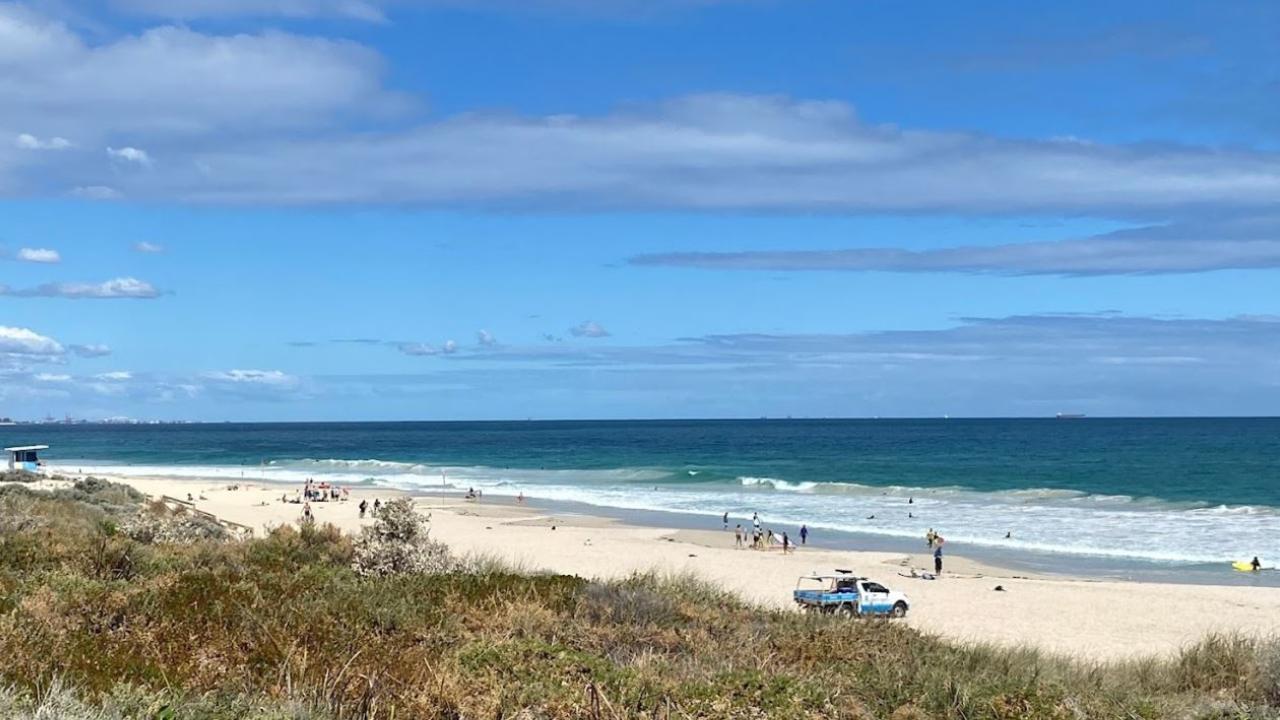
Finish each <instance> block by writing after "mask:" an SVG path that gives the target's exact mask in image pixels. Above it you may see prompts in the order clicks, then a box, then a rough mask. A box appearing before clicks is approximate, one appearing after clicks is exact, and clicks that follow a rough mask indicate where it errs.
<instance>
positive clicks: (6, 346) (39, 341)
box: [0, 325, 65, 356]
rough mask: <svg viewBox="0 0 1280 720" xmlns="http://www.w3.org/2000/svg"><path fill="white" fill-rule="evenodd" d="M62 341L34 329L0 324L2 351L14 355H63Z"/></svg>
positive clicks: (0, 345)
mask: <svg viewBox="0 0 1280 720" xmlns="http://www.w3.org/2000/svg"><path fill="white" fill-rule="evenodd" d="M64 352H65V349H64V348H63V347H62V345H61V343H59V342H58V341H57V340H54V339H53V338H51V337H47V336H44V335H41V334H40V333H37V332H36V331H34V330H30V329H28V328H20V327H9V326H5V325H0V353H5V354H12V355H37V356H40V355H43V356H55V355H62V354H63V353H64Z"/></svg>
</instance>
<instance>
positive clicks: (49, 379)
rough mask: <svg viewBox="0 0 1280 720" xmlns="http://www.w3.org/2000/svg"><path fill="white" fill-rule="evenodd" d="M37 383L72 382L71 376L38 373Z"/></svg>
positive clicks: (36, 376) (36, 375)
mask: <svg viewBox="0 0 1280 720" xmlns="http://www.w3.org/2000/svg"><path fill="white" fill-rule="evenodd" d="M35 381H36V382H42V383H66V382H71V376H70V375H62V374H58V373H36V374H35Z"/></svg>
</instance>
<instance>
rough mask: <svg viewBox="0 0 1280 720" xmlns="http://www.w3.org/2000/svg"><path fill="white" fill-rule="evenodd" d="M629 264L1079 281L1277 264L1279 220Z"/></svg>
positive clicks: (703, 255)
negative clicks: (1043, 238) (993, 242)
mask: <svg viewBox="0 0 1280 720" xmlns="http://www.w3.org/2000/svg"><path fill="white" fill-rule="evenodd" d="M629 262H630V263H631V264H633V265H648V266H667V267H689V268H701V269H707V270H768V271H797V272H800V271H848V272H864V271H883V272H904V273H922V272H955V273H991V274H999V275H1080V276H1083V275H1117V274H1166V273H1194V272H1208V271H1212V270H1225V269H1257V268H1276V267H1280V217H1244V218H1231V219H1226V220H1212V221H1205V222H1197V223H1175V224H1171V225H1164V226H1153V227H1143V228H1135V229H1131V230H1120V231H1116V232H1111V233H1106V234H1103V235H1095V236H1091V237H1085V238H1071V239H1066V240H1055V241H1039V242H1024V243H1008V244H1002V245H972V246H958V247H949V248H937V249H931V250H907V249H902V248H851V249H846V250H778V251H749V252H675V253H658V254H648V255H639V256H636V257H632V258H631V259H630V260H629Z"/></svg>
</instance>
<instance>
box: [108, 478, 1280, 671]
mask: <svg viewBox="0 0 1280 720" xmlns="http://www.w3.org/2000/svg"><path fill="white" fill-rule="evenodd" d="M112 479H114V480H118V481H120V482H125V483H128V484H130V485H133V486H134V487H136V488H138V489H139V490H141V491H142V492H144V493H147V494H148V495H153V496H160V495H169V496H172V497H176V498H180V499H185V498H186V497H187V494H188V493H190V494H191V495H192V496H193V497H197V498H199V497H200V496H203V497H204V498H205V499H204V500H199V499H197V500H196V502H195V505H196V507H198V508H199V509H201V510H204V511H207V512H210V513H213V514H215V515H217V516H219V517H221V518H223V519H226V520H230V521H233V522H238V523H241V524H244V525H248V526H250V527H253V528H255V529H257V532H258V534H259V535H261V534H262V532H263V530H265V529H269V528H271V527H274V526H278V525H281V524H286V523H292V522H296V521H297V519H298V517H299V515H300V513H301V508H300V507H299V506H298V505H292V504H282V503H281V502H280V496H281V494H282V493H284V492H285V489H284V488H282V487H280V486H273V485H267V484H263V483H254V482H250V483H242V484H241V486H240V489H239V490H228V489H227V488H228V485H229V483H227V482H226V481H225V480H223V481H212V480H210V481H199V480H189V479H171V478H124V477H119V478H112ZM295 489H296V488H290V489H289V490H288V492H289V494H290V495H292V494H293V492H294V490H295ZM395 495H397V493H396V492H394V491H388V490H375V489H369V488H359V489H353V490H352V499H351V500H350V501H349V502H330V503H312V504H311V507H312V509H313V512H314V513H315V515H316V519H317V520H318V521H319V522H331V523H333V524H335V525H337V526H339V527H341V528H342V529H344V530H346V531H351V532H354V531H357V530H358V528H359V527H360V526H361V525H362V524H365V523H369V522H371V520H367V519H366V520H364V521H361V520H360V519H358V517H357V516H358V511H357V509H356V505H357V504H358V503H359V501H360V499H361V498H362V497H368V498H373V497H380V498H382V499H383V500H386V499H389V498H391V497H394V496H395ZM371 502H372V501H371ZM418 503H419V506H420V508H421V509H422V510H423V512H427V513H431V515H432V528H433V530H432V532H433V536H434V537H436V538H437V539H440V540H442V541H444V542H446V543H448V544H449V545H450V546H451V547H452V548H453V549H454V550H455V551H456V552H460V553H468V552H475V553H485V554H489V555H493V556H497V557H500V558H503V559H506V560H508V561H512V562H516V563H521V564H522V565H524V566H525V567H526V568H528V569H530V570H551V571H555V572H559V573H570V574H576V575H580V576H583V577H588V578H610V577H619V576H625V575H628V574H630V573H634V572H638V571H647V570H658V571H662V572H686V571H688V572H692V573H695V574H696V575H698V576H700V577H702V578H705V579H707V580H710V581H712V582H715V583H718V584H720V585H721V586H723V587H725V588H727V589H729V590H732V591H734V592H736V593H738V594H740V595H741V596H742V597H744V598H745V599H747V600H749V601H752V602H755V603H759V604H761V605H766V606H771V607H779V608H790V607H792V603H791V590H792V589H793V588H794V586H795V582H796V578H797V577H798V576H800V575H802V574H805V573H808V572H811V571H820V572H830V571H831V570H832V569H834V568H837V567H839V568H848V569H851V570H854V571H855V572H857V573H858V574H861V575H866V576H869V577H872V578H874V579H877V580H880V581H881V582H883V583H885V584H886V585H889V586H890V587H892V588H894V589H898V590H902V591H904V592H906V593H907V594H908V596H909V597H910V600H911V612H910V614H909V616H908V618H907V620H906V622H908V623H909V624H910V625H912V626H913V627H916V628H919V629H921V630H923V631H925V632H929V633H934V634H938V635H942V636H945V637H947V638H950V639H953V640H958V641H969V640H973V641H984V642H992V643H998V644H1005V645H1024V644H1025V645H1031V646H1035V647H1038V648H1042V649H1044V650H1048V651H1053V652H1058V653H1063V654H1070V655H1075V656H1078V657H1081V658H1084V659H1088V660H1096V661H1106V660H1114V659H1124V658H1133V657H1138V656H1144V655H1167V654H1170V653H1173V652H1175V651H1176V650H1178V649H1179V648H1180V647H1182V646H1184V645H1186V644H1188V643H1191V642H1194V641H1196V640H1198V639H1200V638H1202V637H1203V636H1204V635H1206V634H1207V633H1211V632H1242V633H1247V634H1252V635H1280V588H1267V587H1229V586H1205V585H1176V584H1163V583H1136V582H1121V581H1089V580H1086V579H1061V578H1045V577H1015V575H1016V573H1011V572H1008V571H1002V570H1000V569H997V568H989V567H983V566H980V565H977V564H976V563H971V562H966V561H965V560H964V559H963V558H960V557H957V556H954V555H948V557H947V558H946V569H947V571H948V574H947V575H946V576H945V577H944V578H943V579H941V580H937V581H926V580H916V579H910V578H903V577H899V576H898V574H897V573H899V572H904V571H905V570H906V569H907V567H908V566H909V565H910V564H914V565H915V566H916V567H920V568H923V567H925V565H926V564H927V563H928V562H929V560H930V559H929V558H928V557H927V556H926V555H924V554H922V555H920V556H916V557H912V558H909V557H908V556H906V555H903V554H892V553H874V552H845V551H828V550H815V549H802V550H800V551H798V552H796V553H794V554H791V555H786V556H783V555H782V554H781V552H779V551H776V550H775V551H772V552H761V551H751V550H737V549H734V547H733V533H732V532H731V531H730V532H722V531H718V530H716V531H707V532H693V531H676V530H669V529H655V528H643V527H632V526H626V525H622V524H619V523H615V522H612V521H610V520H605V519H601V518H592V517H587V516H573V515H556V516H554V517H553V516H550V515H547V514H546V513H543V512H540V511H536V510H533V509H530V508H527V507H523V506H514V505H510V504H500V503H497V502H495V501H489V500H485V501H481V502H466V501H463V500H460V499H453V498H439V497H426V498H420V499H419V500H418ZM553 524H554V525H555V529H554V530H552V529H551V526H552V525H553ZM922 550H923V548H922ZM996 585H1003V586H1004V587H1005V589H1006V592H996V591H994V588H995V586H996Z"/></svg>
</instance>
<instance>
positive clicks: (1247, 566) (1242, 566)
mask: <svg viewBox="0 0 1280 720" xmlns="http://www.w3.org/2000/svg"><path fill="white" fill-rule="evenodd" d="M1231 567H1232V568H1233V569H1235V570H1239V571H1240V572H1253V564H1252V563H1247V562H1245V561H1243V560H1237V561H1235V562H1233V563H1231Z"/></svg>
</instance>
